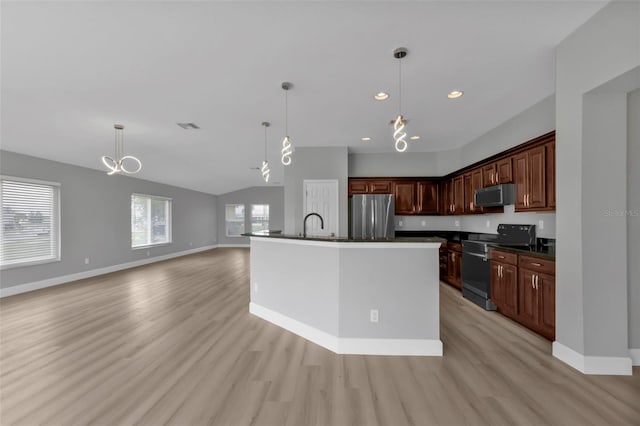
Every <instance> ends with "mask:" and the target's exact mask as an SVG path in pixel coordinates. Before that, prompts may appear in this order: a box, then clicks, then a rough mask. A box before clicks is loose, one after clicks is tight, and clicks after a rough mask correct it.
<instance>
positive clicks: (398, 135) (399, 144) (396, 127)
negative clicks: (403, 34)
mask: <svg viewBox="0 0 640 426" xmlns="http://www.w3.org/2000/svg"><path fill="white" fill-rule="evenodd" d="M405 55H406V50H405V52H404V54H402V52H399V53H398V56H396V57H397V58H398V116H397V117H396V120H395V121H394V123H393V139H394V140H395V147H396V151H398V152H404V151H406V150H407V147H408V144H407V141H406V140H405V138H406V137H407V133H406V132H405V131H404V126H405V119H404V117H403V116H402V58H403V57H404V56H405Z"/></svg>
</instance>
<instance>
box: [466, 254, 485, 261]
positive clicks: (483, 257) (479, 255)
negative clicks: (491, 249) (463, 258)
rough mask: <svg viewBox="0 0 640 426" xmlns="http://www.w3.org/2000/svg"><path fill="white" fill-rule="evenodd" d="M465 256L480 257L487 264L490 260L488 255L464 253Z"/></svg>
mask: <svg viewBox="0 0 640 426" xmlns="http://www.w3.org/2000/svg"><path fill="white" fill-rule="evenodd" d="M464 254H468V255H469V256H475V257H479V258H480V259H482V260H484V261H485V262H486V261H487V260H488V259H487V255H486V254H478V253H469V252H467V253H464Z"/></svg>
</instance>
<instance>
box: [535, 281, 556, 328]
mask: <svg viewBox="0 0 640 426" xmlns="http://www.w3.org/2000/svg"><path fill="white" fill-rule="evenodd" d="M537 276H538V280H537V291H538V300H539V303H540V313H539V322H538V331H539V332H540V334H542V335H543V336H544V337H546V338H548V339H549V340H554V339H555V337H556V280H555V277H554V276H553V275H547V274H537Z"/></svg>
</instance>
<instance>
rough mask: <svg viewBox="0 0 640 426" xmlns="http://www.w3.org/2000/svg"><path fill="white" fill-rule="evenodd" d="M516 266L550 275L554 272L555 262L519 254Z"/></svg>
mask: <svg viewBox="0 0 640 426" xmlns="http://www.w3.org/2000/svg"><path fill="white" fill-rule="evenodd" d="M518 266H519V267H520V268H525V269H528V270H530V271H534V272H543V273H546V274H550V275H555V274H556V262H554V261H553V260H548V259H541V258H539V257H533V256H525V255H520V259H519V264H518Z"/></svg>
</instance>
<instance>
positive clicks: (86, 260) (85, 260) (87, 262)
mask: <svg viewBox="0 0 640 426" xmlns="http://www.w3.org/2000/svg"><path fill="white" fill-rule="evenodd" d="M84 264H85V265H88V264H89V258H88V257H85V258H84Z"/></svg>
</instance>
